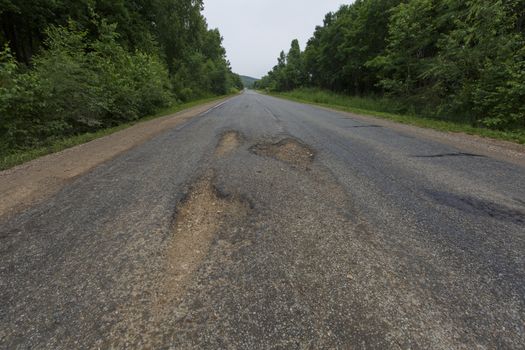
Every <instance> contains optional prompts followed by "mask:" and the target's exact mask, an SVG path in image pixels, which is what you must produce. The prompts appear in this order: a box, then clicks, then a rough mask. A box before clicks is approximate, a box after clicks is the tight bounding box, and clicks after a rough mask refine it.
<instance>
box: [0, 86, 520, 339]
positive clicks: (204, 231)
mask: <svg viewBox="0 0 525 350" xmlns="http://www.w3.org/2000/svg"><path fill="white" fill-rule="evenodd" d="M121 137H123V138H125V137H126V133H125V132H123V133H122V136H121ZM101 142H102V141H101ZM523 154H524V153H523V150H522V149H520V148H519V147H517V146H516V147H515V148H512V146H510V145H506V144H504V143H501V145H499V144H493V143H489V141H484V140H482V139H480V138H474V137H470V136H467V135H451V134H441V133H439V132H435V131H428V130H423V129H418V128H415V127H408V126H401V125H396V124H393V123H391V122H386V121H381V120H376V119H371V118H365V117H360V116H352V115H349V114H345V113H342V112H335V111H329V110H327V109H323V108H318V107H313V106H309V105H304V104H299V103H295V102H289V101H286V100H282V99H278V98H274V97H269V96H265V95H261V94H258V93H255V92H245V93H243V94H241V95H238V96H235V97H233V98H231V99H229V100H227V101H226V102H224V103H222V104H220V105H218V106H216V107H215V108H213V109H211V110H209V111H207V112H205V113H201V114H199V115H197V116H195V117H194V118H192V119H189V120H187V121H185V123H182V124H180V125H179V126H177V127H173V128H168V129H166V130H165V131H163V132H162V133H160V134H158V135H157V136H155V137H153V138H151V139H149V140H147V141H145V142H144V143H142V144H139V145H136V146H135V147H134V148H131V149H128V150H126V151H123V152H122V153H120V154H118V155H116V156H115V157H113V158H111V159H109V160H107V161H105V162H104V163H102V164H99V165H98V166H95V167H93V168H91V169H90V170H89V171H87V172H85V173H83V174H80V175H78V176H76V177H75V178H73V179H70V180H68V181H67V182H65V183H64V184H63V185H62V186H61V188H60V189H58V190H57V191H55V192H54V193H51V194H48V195H47V197H45V198H43V199H42V200H39V201H35V202H34V203H33V204H31V205H27V206H25V207H23V208H21V209H19V210H18V211H17V212H16V213H11V214H9V215H4V216H2V219H1V221H0V224H1V228H0V243H1V244H0V249H1V257H2V258H1V261H0V277H1V282H0V292H1V293H0V298H1V299H0V305H1V310H0V346H1V348H5V349H30V348H47V349H62V348H63V349H73V348H101V349H106V348H157V349H189V348H196V349H337V348H339V349H365V348H371V349H407V348H421V349H475V348H479V349H519V348H521V349H523V348H524V347H525V330H524V324H525V323H524V321H525V300H524V299H525V298H524V296H525V258H524V257H525V254H524V252H525V229H524V227H525V180H524V179H525V164H524V163H525V160H524V159H525V158H524V157H523ZM27 171H31V168H30V167H29V168H28V169H27ZM6 176H7V175H5V174H3V175H2V177H0V181H6Z"/></svg>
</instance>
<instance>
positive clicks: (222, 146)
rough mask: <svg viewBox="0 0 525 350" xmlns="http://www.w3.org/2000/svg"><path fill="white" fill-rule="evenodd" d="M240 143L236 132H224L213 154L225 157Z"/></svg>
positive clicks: (239, 137)
mask: <svg viewBox="0 0 525 350" xmlns="http://www.w3.org/2000/svg"><path fill="white" fill-rule="evenodd" d="M240 143H241V136H240V135H239V133H238V132H237V131H228V132H225V133H224V134H222V136H221V139H220V140H219V143H218V144H217V147H216V148H215V154H216V155H218V156H225V155H226V154H228V153H230V152H232V151H233V150H234V149H236V148H237V147H239V145H240Z"/></svg>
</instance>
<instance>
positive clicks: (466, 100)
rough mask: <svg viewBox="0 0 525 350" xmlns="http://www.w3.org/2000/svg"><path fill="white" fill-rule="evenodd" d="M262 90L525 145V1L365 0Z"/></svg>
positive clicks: (293, 53)
mask: <svg viewBox="0 0 525 350" xmlns="http://www.w3.org/2000/svg"><path fill="white" fill-rule="evenodd" d="M256 88H258V89H265V90H267V91H270V92H273V93H276V92H277V93H283V92H284V93H285V96H288V97H292V98H296V99H301V100H303V101H311V102H315V103H322V104H327V105H335V106H342V107H344V108H346V109H351V110H354V111H368V112H374V113H373V114H377V113H375V112H380V113H387V114H388V115H389V116H390V118H391V119H396V118H397V120H399V121H403V120H404V121H405V122H410V123H412V124H418V125H422V126H429V127H436V128H438V129H442V130H454V131H466V132H470V133H477V134H481V135H485V136H491V137H498V138H504V139H507V140H513V141H518V142H522V143H523V142H524V134H525V103H524V101H525V2H524V1H522V0H508V1H491V2H487V1H483V0H470V1H458V0H408V1H402V0H357V1H355V2H354V3H353V4H351V5H344V6H342V7H341V8H340V9H339V10H338V11H337V12H335V13H329V14H327V15H326V17H325V20H324V23H323V25H321V26H318V27H316V28H315V32H314V35H313V37H312V38H311V39H310V40H309V41H308V44H307V46H306V48H305V50H304V51H301V49H300V47H299V43H298V41H297V40H294V41H292V44H291V47H290V49H289V51H288V53H285V52H284V51H283V52H281V54H280V56H279V58H278V63H277V65H276V66H275V67H274V68H273V69H272V70H271V71H270V72H269V73H268V75H267V76H265V77H263V78H262V79H261V80H260V81H258V82H257V83H256ZM394 115H397V116H396V117H394ZM418 118H419V121H418Z"/></svg>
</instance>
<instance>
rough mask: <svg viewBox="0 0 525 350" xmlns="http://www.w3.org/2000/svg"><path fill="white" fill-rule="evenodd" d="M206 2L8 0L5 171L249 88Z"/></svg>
mask: <svg viewBox="0 0 525 350" xmlns="http://www.w3.org/2000/svg"><path fill="white" fill-rule="evenodd" d="M202 6H203V4H202V1H200V0H159V1H154V2H150V1H143V0H126V1H123V0H119V1H107V0H96V1H91V0H82V1H69V0H62V1H56V0H44V1H38V2H34V1H14V0H7V1H2V3H1V5H0V22H1V23H2V26H1V32H0V159H1V162H0V163H1V165H0V167H1V168H5V167H6V166H8V165H9V164H15V163H19V162H20V161H21V160H22V159H30V158H34V156H36V155H41V154H44V153H49V152H50V151H51V150H58V149H62V148H65V147H67V146H69V145H74V144H77V143H80V142H83V141H87V140H89V139H92V138H95V137H97V136H99V135H104V134H106V133H108V132H111V131H112V130H115V128H121V127H123V126H125V125H129V124H130V123H133V122H136V121H137V120H139V119H141V118H143V117H145V116H151V115H154V114H155V113H156V112H157V111H159V110H160V109H162V108H168V107H170V106H178V105H180V104H182V103H187V102H189V101H193V100H196V99H202V98H205V97H210V96H217V95H225V94H228V93H231V92H234V91H237V90H240V89H242V87H243V85H242V82H241V80H240V77H239V76H238V75H236V74H234V73H232V71H231V69H230V65H229V62H228V61H227V60H226V53H225V50H224V48H223V46H222V38H221V35H220V33H219V31H218V30H216V29H214V30H210V29H208V26H207V23H206V21H205V19H204V17H203V16H202V14H201V11H202ZM175 108H176V107H175ZM46 150H47V151H46ZM32 155H33V156H32Z"/></svg>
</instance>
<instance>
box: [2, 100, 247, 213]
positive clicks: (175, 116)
mask: <svg viewBox="0 0 525 350" xmlns="http://www.w3.org/2000/svg"><path fill="white" fill-rule="evenodd" d="M236 96H238V94H235V95H230V96H225V97H222V98H218V99H217V100H213V101H210V102H204V103H202V104H198V105H196V106H192V107H189V108H187V109H183V110H181V111H178V112H176V113H172V114H167V115H164V116H159V117H155V118H153V119H149V120H145V121H140V122H138V123H135V124H133V125H130V126H129V127H127V128H124V129H121V130H117V131H115V132H114V133H110V134H108V135H104V136H101V137H99V138H96V139H93V140H91V141H89V142H85V143H81V144H78V145H75V146H73V147H69V148H66V149H63V150H61V151H59V152H54V153H50V154H47V155H44V156H42V157H38V158H35V159H33V160H30V161H28V162H25V163H22V164H19V165H16V166H14V167H12V168H9V169H6V170H2V171H0V222H2V221H4V220H7V219H8V218H10V217H11V216H12V215H14V214H16V213H19V212H21V211H22V210H25V209H27V208H29V207H31V206H33V205H36V204H38V203H40V202H41V201H43V200H45V199H46V198H49V197H51V196H52V195H54V194H55V193H57V192H58V191H59V190H60V189H61V188H62V187H63V186H65V185H66V184H67V183H69V182H70V181H72V180H73V179H75V178H77V177H79V176H81V175H83V174H85V173H87V172H89V171H91V170H92V169H94V168H95V167H97V166H99V165H101V164H103V163H106V162H108V161H111V160H112V159H114V158H115V157H117V156H119V155H120V154H122V153H124V152H127V151H129V150H131V149H133V148H135V147H138V146H140V145H142V144H144V143H146V142H148V141H149V140H151V139H153V138H154V137H156V136H158V135H159V134H161V133H164V132H166V131H167V130H170V129H173V128H175V127H179V126H180V125H181V124H183V123H185V122H189V121H190V120H192V119H193V118H196V117H199V116H201V115H204V114H206V113H208V112H209V111H211V110H213V109H214V108H217V107H218V106H221V105H222V104H224V103H226V102H227V101H229V100H231V99H232V98H235V97H236Z"/></svg>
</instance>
